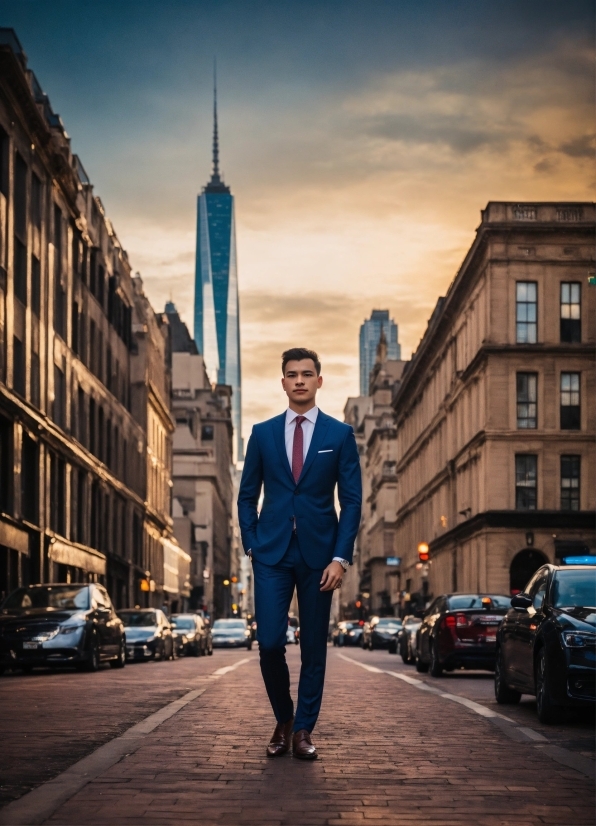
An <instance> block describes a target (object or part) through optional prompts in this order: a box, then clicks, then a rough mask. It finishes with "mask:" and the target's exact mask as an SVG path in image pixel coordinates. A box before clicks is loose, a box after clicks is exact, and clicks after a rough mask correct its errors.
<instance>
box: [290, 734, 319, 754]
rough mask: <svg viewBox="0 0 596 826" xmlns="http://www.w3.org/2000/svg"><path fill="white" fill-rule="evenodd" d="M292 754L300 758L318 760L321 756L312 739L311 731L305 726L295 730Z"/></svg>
mask: <svg viewBox="0 0 596 826" xmlns="http://www.w3.org/2000/svg"><path fill="white" fill-rule="evenodd" d="M292 754H293V755H294V757H299V758H300V760H316V759H317V757H318V756H319V755H318V754H317V750H316V748H315V747H314V746H313V744H312V740H311V739H310V732H309V731H307V730H306V729H305V728H303V729H300V731H295V732H294V737H293V738H292Z"/></svg>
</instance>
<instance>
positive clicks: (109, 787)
mask: <svg viewBox="0 0 596 826" xmlns="http://www.w3.org/2000/svg"><path fill="white" fill-rule="evenodd" d="M255 653H256V652H255ZM298 656H299V652H298V651H296V650H294V649H292V650H290V651H289V659H290V662H291V668H292V674H293V677H294V680H295V677H296V675H297V666H298ZM251 659H252V661H251V662H250V663H249V664H247V665H244V666H242V667H241V668H239V669H238V670H237V671H235V672H233V673H231V674H228V675H226V676H224V677H222V678H221V680H220V681H219V682H218V683H217V684H215V685H214V686H213V687H212V688H210V689H208V690H207V692H206V693H205V694H203V695H202V696H201V697H199V698H198V699H197V700H196V701H194V702H192V703H190V704H189V705H187V706H186V707H185V708H184V709H182V711H180V712H179V713H178V714H176V715H175V716H174V717H172V718H170V719H169V720H168V721H167V722H165V723H164V724H163V725H161V726H160V727H159V728H157V729H156V730H155V731H154V732H153V733H152V734H150V735H148V736H147V738H146V739H145V741H144V742H143V744H142V745H141V747H140V748H139V749H138V751H136V752H135V753H134V754H131V755H129V756H128V757H126V758H125V759H123V760H122V761H120V762H119V763H118V764H116V765H114V766H113V767H112V768H111V769H109V770H108V771H106V772H105V773H104V774H103V775H102V776H101V777H99V778H98V779H97V780H95V781H93V782H91V783H89V784H88V785H87V786H86V787H85V788H84V789H83V790H82V791H81V792H79V793H78V794H77V795H75V796H74V797H73V798H71V799H70V800H69V801H68V802H67V803H66V804H64V805H63V806H62V807H61V808H59V809H58V810H57V811H56V812H55V813H54V815H53V816H52V817H51V818H50V820H49V821H47V822H48V823H53V824H64V825H66V824H76V825H77V826H81V824H85V826H87V824H89V826H91V825H92V824H98V826H133V824H134V825H136V824H139V826H140V824H143V826H151V824H155V825H156V826H169V825H170V824H172V825H173V824H176V826H178V825H179V824H186V823H188V824H201V825H202V826H209V824H214V825H215V824H230V826H231V825H232V824H233V826H244V825H245V824H246V826H248V824H267V825H269V824H271V826H274V824H279V825H280V826H282V824H283V826H311V825H312V826H318V825H319V824H321V826H322V825H323V824H328V825H329V826H334V825H335V824H337V826H339V825H340V824H342V826H346V824H364V823H367V822H371V823H372V822H374V823H378V824H387V826H389V824H391V826H397V824H399V826H401V825H402V824H404V826H406V825H408V824H412V825H414V824H415V826H452V825H453V826H463V825H464V824H470V826H472V824H473V826H509V824H511V826H537V824H552V826H572V824H573V826H587V825H588V824H590V826H591V825H592V823H593V820H594V818H593V800H592V798H593V788H592V787H593V784H592V783H591V782H590V781H588V780H586V778H585V777H583V776H582V775H580V774H579V773H578V772H576V771H574V770H572V769H568V768H565V767H564V766H561V765H559V764H557V763H554V762H553V761H551V760H550V759H548V758H545V756H544V755H542V754H540V752H538V751H537V750H536V749H534V748H533V747H532V745H531V744H525V743H513V742H512V741H511V740H509V739H508V738H507V737H505V735H504V734H503V733H502V732H501V731H500V730H499V729H498V728H496V727H495V726H494V725H491V724H490V723H489V722H487V721H486V720H484V719H483V718H481V717H478V716H477V715H474V714H471V713H470V712H469V711H467V710H466V709H465V708H462V707H460V706H458V705H455V704H450V703H447V702H445V701H444V700H442V699H441V698H439V697H436V696H434V695H432V694H425V693H422V692H420V691H417V690H416V689H414V688H412V687H411V686H408V685H406V684H403V683H400V682H398V681H397V680H394V679H393V680H392V679H391V678H390V677H388V676H386V675H382V674H371V673H368V672H365V671H362V670H361V669H358V668H356V667H355V666H352V665H350V664H349V663H346V662H345V661H343V660H341V659H339V658H338V657H337V656H336V654H335V652H333V651H332V650H330V651H329V670H328V681H327V689H326V694H325V699H324V703H323V710H322V715H321V719H320V723H319V726H318V727H317V730H316V738H315V742H316V743H317V745H318V747H319V749H320V755H321V759H320V760H318V761H316V762H314V763H301V762H299V761H296V760H293V759H292V758H291V757H289V756H287V757H284V758H281V759H277V760H268V759H267V758H265V757H264V747H265V744H266V740H267V737H268V735H269V734H270V731H271V730H272V726H273V723H272V719H271V714H270V712H269V710H268V706H267V699H266V696H265V692H264V690H263V687H262V684H261V679H260V673H259V668H258V660H257V656H256V655H253V656H252V658H251ZM294 684H295V683H294Z"/></svg>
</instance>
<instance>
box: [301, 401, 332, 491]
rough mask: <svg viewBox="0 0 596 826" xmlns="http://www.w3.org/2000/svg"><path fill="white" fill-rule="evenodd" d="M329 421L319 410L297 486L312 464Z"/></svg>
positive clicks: (329, 418)
mask: <svg viewBox="0 0 596 826" xmlns="http://www.w3.org/2000/svg"><path fill="white" fill-rule="evenodd" d="M330 421H331V417H330V416H327V415H326V414H325V413H323V412H322V410H319V415H318V416H317V420H316V422H315V429H314V431H313V434H312V439H311V440H310V445H309V447H308V453H307V454H306V459H305V460H304V465H303V467H302V473H301V474H300V479H298V483H299V484H300V482H301V481H302V480H303V479H304V477H305V476H306V474H307V473H308V470H309V468H310V466H311V465H312V463H313V462H314V459H315V456H316V455H317V451H318V450H319V447H320V446H321V445H322V443H323V439H324V437H325V433H326V432H327V428H328V427H329V422H330ZM292 478H293V477H292Z"/></svg>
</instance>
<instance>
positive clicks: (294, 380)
mask: <svg viewBox="0 0 596 826" xmlns="http://www.w3.org/2000/svg"><path fill="white" fill-rule="evenodd" d="M322 384H323V377H322V376H317V371H316V369H315V363H314V361H313V360H312V359H301V360H300V361H289V362H288V363H287V364H286V372H285V374H284V377H283V378H282V380H281V386H282V387H283V389H284V390H285V391H286V393H287V396H288V399H289V400H290V402H293V403H294V404H295V405H297V406H298V407H302V408H304V409H306V410H308V409H309V408H311V407H312V406H313V404H314V400H315V396H316V395H317V390H318V389H319V387H320V386H321V385H322Z"/></svg>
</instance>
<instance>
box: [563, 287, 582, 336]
mask: <svg viewBox="0 0 596 826" xmlns="http://www.w3.org/2000/svg"><path fill="white" fill-rule="evenodd" d="M581 340H582V322H581V284H580V283H579V282H563V283H562V284H561V341H563V342H565V343H569V344H574V343H577V342H580V341H581Z"/></svg>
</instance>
